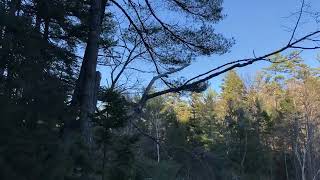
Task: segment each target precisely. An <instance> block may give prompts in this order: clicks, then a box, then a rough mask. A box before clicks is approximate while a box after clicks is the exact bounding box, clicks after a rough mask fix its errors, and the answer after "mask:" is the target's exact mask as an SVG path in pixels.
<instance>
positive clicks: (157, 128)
mask: <svg viewBox="0 0 320 180" xmlns="http://www.w3.org/2000/svg"><path fill="white" fill-rule="evenodd" d="M156 138H157V145H156V148H157V162H158V163H159V162H160V145H159V142H160V132H159V119H156Z"/></svg>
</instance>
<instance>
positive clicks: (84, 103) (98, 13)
mask: <svg viewBox="0 0 320 180" xmlns="http://www.w3.org/2000/svg"><path fill="white" fill-rule="evenodd" d="M105 6H106V0H92V1H91V7H90V23H91V24H90V27H89V34H88V39H87V47H86V50H85V53H84V58H83V62H82V65H81V70H80V75H79V78H78V80H77V84H76V87H75V90H74V94H73V99H72V104H73V105H74V106H76V107H78V108H79V110H80V128H81V134H82V137H83V140H84V143H85V144H86V145H87V146H88V147H89V148H92V147H93V145H94V144H93V133H92V115H93V113H94V111H95V109H96V104H97V97H96V94H97V92H96V91H97V87H99V85H100V78H101V77H100V73H99V72H96V67H97V58H98V50H99V40H100V33H101V24H102V20H103V19H102V18H103V14H102V13H104V11H105Z"/></svg>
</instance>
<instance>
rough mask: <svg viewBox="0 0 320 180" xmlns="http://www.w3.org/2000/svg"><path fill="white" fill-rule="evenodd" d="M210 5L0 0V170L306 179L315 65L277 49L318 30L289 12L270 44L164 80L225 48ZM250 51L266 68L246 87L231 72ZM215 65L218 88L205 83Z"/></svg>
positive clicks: (313, 151)
mask: <svg viewBox="0 0 320 180" xmlns="http://www.w3.org/2000/svg"><path fill="white" fill-rule="evenodd" d="M301 7H302V8H301V11H300V15H302V12H303V7H304V1H303V3H302V6H301ZM222 10H223V8H222V0H209V1H185V0H165V1H152V2H151V1H149V0H143V1H136V0H128V1H116V0H91V1H87V0H81V1H79V0H50V1H49V0H25V1H22V0H1V1H0V113H1V126H0V134H1V136H0V142H1V143H0V151H1V156H0V167H1V173H0V177H1V179H26V180H27V179H102V180H104V179H223V178H225V179H248V178H253V179H256V178H257V177H259V178H276V179H278V178H280V177H283V178H284V179H290V178H296V179H310V178H314V179H317V178H318V173H319V172H318V169H317V167H318V166H317V163H316V159H317V145H316V136H317V129H316V127H317V126H316V125H317V123H316V119H317V118H318V114H317V111H316V107H317V100H318V99H317V90H318V89H319V88H318V87H316V86H317V83H318V74H317V73H318V70H317V69H312V68H309V67H308V66H307V65H305V64H303V62H302V60H301V59H300V58H299V52H294V53H292V54H289V55H288V56H283V57H282V56H281V55H280V53H285V52H286V51H287V50H290V49H298V50H305V49H306V50H313V49H318V48H319V47H318V46H317V44H316V43H317V41H318V40H317V35H318V34H319V33H320V31H314V32H311V33H309V34H306V35H305V36H302V37H300V38H299V37H296V30H297V28H298V25H299V23H300V18H299V19H298V21H297V23H296V25H295V28H294V30H293V32H292V36H291V38H290V39H289V41H288V44H286V45H285V46H283V47H280V48H279V49H278V50H275V51H273V52H270V53H268V54H266V55H261V56H254V57H253V58H246V59H239V60H234V61H231V62H228V63H226V64H223V65H221V66H218V67H216V68H214V69H212V70H209V71H207V72H205V73H203V74H199V75H195V76H194V77H193V78H190V79H185V78H183V77H175V76H173V74H177V73H179V72H180V71H182V70H183V69H185V68H188V67H189V66H191V65H192V62H194V61H195V60H196V59H197V58H199V57H202V56H211V55H214V54H224V53H226V52H228V51H229V50H230V48H231V47H232V45H233V44H234V39H233V38H226V37H224V36H223V35H222V34H220V33H217V32H216V31H215V30H214V25H215V24H216V23H218V22H219V21H221V20H222V19H223V18H224V14H223V11H222ZM172 15H174V16H177V17H179V18H177V19H175V20H176V21H174V20H173V21H171V20H169V19H168V16H172ZM82 52H83V53H82ZM257 61H269V62H271V63H273V65H272V66H271V67H270V68H269V69H266V70H265V71H264V73H262V74H259V78H260V79H259V78H258V79H257V82H256V81H255V82H254V83H252V84H251V85H252V87H251V86H250V87H248V86H246V84H245V83H243V82H242V80H241V78H239V77H238V76H237V74H236V73H235V71H233V69H235V68H237V67H244V66H248V65H251V64H253V63H255V62H257ZM141 63H143V64H145V66H142V67H141V66H139V65H141ZM98 66H104V69H105V70H106V72H107V76H108V77H107V79H108V84H107V85H104V84H103V85H100V81H101V78H104V79H103V80H105V79H106V77H102V75H101V73H100V72H99V71H98V70H97V67H98ZM149 67H151V68H149ZM107 69H108V70H107ZM225 72H229V73H228V75H227V76H226V79H225V81H224V84H223V85H222V92H221V93H215V92H213V91H206V89H207V88H208V87H209V84H208V80H209V79H211V78H214V77H216V76H218V75H220V74H222V73H225ZM146 74H151V76H152V78H151V80H150V81H149V83H140V82H139V77H141V76H147V75H146ZM275 74H276V75H275ZM148 76H150V75H148ZM157 83H160V84H161V85H163V87H164V88H157V86H156V84H157ZM204 91H205V93H202V92H204ZM311 94H312V96H311ZM286 133H287V134H286ZM290 138H291V139H290ZM254 158H258V159H254ZM260 158H261V159H260ZM283 158H284V159H285V160H283ZM283 163H284V164H285V166H283ZM262 164H263V165H264V166H263V167H262V166H261V165H262Z"/></svg>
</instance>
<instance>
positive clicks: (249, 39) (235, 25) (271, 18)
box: [100, 0, 320, 91]
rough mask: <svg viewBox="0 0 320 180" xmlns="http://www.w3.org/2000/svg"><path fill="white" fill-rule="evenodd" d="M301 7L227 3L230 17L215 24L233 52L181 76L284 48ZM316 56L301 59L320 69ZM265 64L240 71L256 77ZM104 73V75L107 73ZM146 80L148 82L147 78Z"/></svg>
mask: <svg viewBox="0 0 320 180" xmlns="http://www.w3.org/2000/svg"><path fill="white" fill-rule="evenodd" d="M306 2H307V3H308V4H309V5H310V7H309V9H310V10H315V11H318V12H320V0H306ZM300 6H301V0H224V4H223V7H224V14H226V15H227V17H226V18H225V19H224V20H222V21H221V22H220V23H218V24H217V25H216V31H217V32H219V33H221V34H223V35H225V36H226V37H230V38H231V37H234V39H235V41H236V43H235V45H234V46H233V47H232V49H231V52H230V53H227V54H225V55H222V56H213V57H201V58H199V59H198V61H197V62H195V63H194V64H193V65H192V66H190V67H188V68H187V69H186V70H184V71H183V72H182V73H179V75H183V76H185V77H193V76H195V75H196V74H199V73H203V72H206V71H208V70H210V69H212V68H214V67H216V66H218V65H220V64H224V63H226V62H228V61H232V60H237V59H243V58H249V57H253V51H254V52H255V54H256V55H257V56H259V55H263V54H265V53H268V52H271V51H274V50H276V49H278V48H280V47H282V46H284V45H285V44H286V43H287V42H288V39H289V38H290V36H291V33H290V32H288V29H287V28H288V27H290V28H292V27H293V26H294V24H295V22H296V19H297V17H294V16H291V17H290V18H289V16H290V15H291V14H292V13H294V12H297V11H298V10H299V8H300ZM313 22H314V21H312V20H311V19H310V18H307V16H305V18H303V19H302V21H301V24H300V26H299V29H298V31H297V34H296V37H297V38H298V37H301V36H302V35H304V34H306V33H308V32H311V31H315V30H316V29H317V28H318V27H319V26H318V25H316V24H315V23H313ZM317 53H318V52H304V53H303V54H302V56H303V58H304V59H306V61H307V63H308V64H309V65H310V66H319V63H317V61H316V60H315V57H316V54H317ZM266 65H267V63H263V62H261V63H257V64H253V65H251V66H248V67H244V68H240V69H238V72H239V74H240V75H241V76H243V77H246V76H253V75H254V74H255V73H256V72H257V71H259V70H261V69H262V68H263V67H266ZM100 70H103V69H100ZM103 71H104V72H103V75H107V74H108V73H107V72H106V71H105V70H103ZM150 77H151V76H150ZM145 78H146V79H148V77H147V76H145ZM103 79H106V77H103ZM222 79H223V75H220V76H219V77H215V78H213V79H212V80H211V81H210V84H211V86H212V88H214V89H215V90H217V91H219V87H220V85H221V82H222ZM102 84H106V81H105V80H103V81H102Z"/></svg>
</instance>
